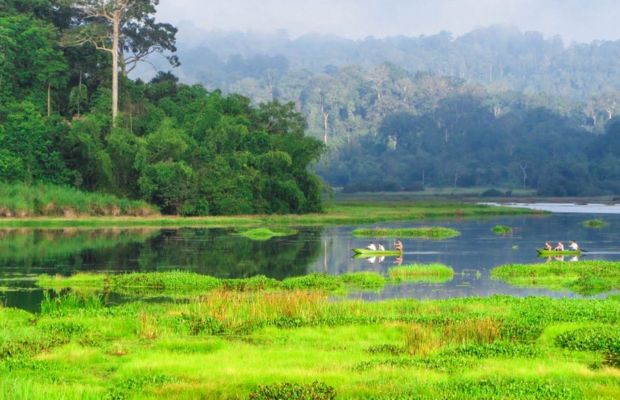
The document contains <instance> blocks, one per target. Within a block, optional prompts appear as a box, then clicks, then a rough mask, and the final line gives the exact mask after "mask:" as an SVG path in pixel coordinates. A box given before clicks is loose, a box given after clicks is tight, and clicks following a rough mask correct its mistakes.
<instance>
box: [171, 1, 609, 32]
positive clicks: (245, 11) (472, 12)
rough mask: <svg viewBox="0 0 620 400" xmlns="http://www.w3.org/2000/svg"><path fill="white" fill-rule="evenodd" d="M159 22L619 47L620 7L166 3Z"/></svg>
mask: <svg viewBox="0 0 620 400" xmlns="http://www.w3.org/2000/svg"><path fill="white" fill-rule="evenodd" d="M159 17H160V20H162V21H166V22H172V23H176V24H179V23H180V22H182V21H191V22H193V23H194V24H195V25H196V26H197V27H200V28H203V29H207V30H240V31H253V30H254V31H256V30H258V31H266V32H271V31H275V30H278V29H285V30H288V31H289V33H290V34H291V35H292V36H298V35H301V34H304V33H309V32H320V33H327V34H337V35H340V36H345V37H349V38H364V37H366V36H376V37H384V36H392V35H407V36H417V35H420V34H433V33H437V32H440V31H442V30H447V31H450V32H453V33H455V34H462V33H465V32H467V31H470V30H471V29H473V28H475V27H479V26H487V25H493V24H498V23H500V24H510V25H515V26H517V27H519V28H521V29H522V30H536V31H540V32H543V33H545V34H546V35H548V36H550V35H554V34H560V35H561V36H562V37H564V38H565V39H566V41H567V42H570V41H580V42H584V41H586V42H587V41H591V40H595V39H614V40H615V39H620V23H619V22H620V0H160V6H159Z"/></svg>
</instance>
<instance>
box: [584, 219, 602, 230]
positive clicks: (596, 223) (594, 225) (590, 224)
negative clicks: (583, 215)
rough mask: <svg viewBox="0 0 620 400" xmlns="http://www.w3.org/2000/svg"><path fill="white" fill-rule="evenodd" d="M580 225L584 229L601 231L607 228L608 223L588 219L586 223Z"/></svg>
mask: <svg viewBox="0 0 620 400" xmlns="http://www.w3.org/2000/svg"><path fill="white" fill-rule="evenodd" d="M582 225H583V227H584V228H591V229H602V228H605V227H607V226H608V225H609V223H608V222H607V221H604V220H602V219H589V220H587V221H583V222H582Z"/></svg>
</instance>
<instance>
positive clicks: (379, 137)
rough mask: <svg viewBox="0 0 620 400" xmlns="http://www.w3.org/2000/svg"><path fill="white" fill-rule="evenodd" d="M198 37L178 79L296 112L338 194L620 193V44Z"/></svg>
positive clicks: (498, 30) (492, 38) (494, 36)
mask: <svg viewBox="0 0 620 400" xmlns="http://www.w3.org/2000/svg"><path fill="white" fill-rule="evenodd" d="M192 29H194V30H195V28H192V27H191V26H187V27H184V28H183V30H182V31H181V33H180V34H181V38H182V39H181V40H180V43H179V55H180V56H181V58H182V59H183V60H184V63H183V65H181V66H180V68H179V69H178V70H177V71H175V73H176V74H178V75H179V76H180V77H181V79H182V80H184V81H188V82H200V83H203V84H204V85H206V86H207V87H210V88H216V87H217V88H220V89H222V90H223V91H224V92H234V93H241V94H243V95H245V96H248V97H249V98H251V99H252V100H253V101H254V102H255V103H261V102H265V101H272V100H279V101H285V102H288V101H292V102H295V104H296V107H297V110H299V111H300V112H301V113H303V115H304V116H305V117H306V119H307V123H308V132H309V134H310V135H311V136H313V137H315V138H317V139H319V140H321V141H323V142H324V143H326V144H327V145H328V146H329V148H330V151H329V152H328V153H327V155H326V156H325V157H324V160H323V162H322V163H320V165H319V167H318V171H319V173H320V175H322V176H323V177H324V178H325V179H326V181H327V182H329V183H330V184H332V185H334V186H341V187H345V188H346V189H348V190H352V191H355V190H411V189H419V188H421V187H423V186H433V187H453V186H457V187H469V186H487V187H489V186H491V187H493V186H495V187H504V188H507V189H510V188H513V189H516V188H522V187H525V188H527V189H535V190H537V191H538V192H539V193H540V194H543V195H559V196H562V195H590V194H609V193H620V170H619V169H618V167H616V166H617V165H619V163H618V161H620V160H618V158H617V157H618V156H617V154H618V153H620V149H618V147H614V146H617V143H616V142H617V140H618V139H617V137H618V135H619V134H620V132H619V128H620V127H619V126H618V124H615V122H614V121H615V119H616V117H617V114H618V112H619V111H620V108H619V107H620V64H619V63H618V61H617V60H618V58H619V57H620V41H597V42H593V43H589V44H579V43H573V44H569V45H567V44H565V43H563V42H562V40H561V38H559V37H552V38H545V37H544V36H543V35H542V34H540V33H536V32H521V31H519V30H517V29H515V28H510V27H503V26H494V27H490V28H483V29H478V30H475V31H473V32H470V33H468V34H465V35H463V36H461V37H453V36H452V35H451V34H449V33H446V32H443V33H440V34H437V35H431V36H421V37H413V38H411V37H394V38H385V39H376V38H368V39H364V40H357V41H356V40H348V39H342V38H338V37H332V36H320V35H306V36H302V37H299V38H296V39H291V38H289V37H288V35H287V34H286V33H284V32H279V33H274V34H257V33H250V34H244V33H234V32H233V33H225V32H203V31H192ZM184 32H185V33H184Z"/></svg>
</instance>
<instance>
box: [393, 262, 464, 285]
mask: <svg viewBox="0 0 620 400" xmlns="http://www.w3.org/2000/svg"><path fill="white" fill-rule="evenodd" d="M388 275H389V277H390V280H392V281H394V282H396V283H398V282H429V283H442V282H448V281H451V280H452V278H453V277H454V270H453V269H452V268H450V267H448V266H446V265H443V264H412V265H404V266H400V267H392V268H390V269H389V271H388Z"/></svg>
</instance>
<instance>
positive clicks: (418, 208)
mask: <svg viewBox="0 0 620 400" xmlns="http://www.w3.org/2000/svg"><path fill="white" fill-rule="evenodd" d="M0 204H1V203H0ZM325 209H326V211H325V213H323V214H307V215H241V216H214V217H196V218H183V217H171V216H165V217H164V216H162V217H144V218H143V217H72V218H61V217H59V218H0V227H1V228H58V227H89V228H93V227H136V226H146V227H248V228H252V227H260V226H269V227H272V229H273V227H277V226H316V225H330V224H338V225H347V224H371V223H378V222H389V221H415V220H426V219H433V218H483V217H491V216H507V215H529V214H537V213H539V212H536V211H532V210H526V209H517V208H509V207H496V206H484V205H478V204H467V203H446V202H441V201H437V202H391V201H386V202H346V203H345V202H342V203H340V202H338V203H330V204H327V205H326V207H325Z"/></svg>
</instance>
